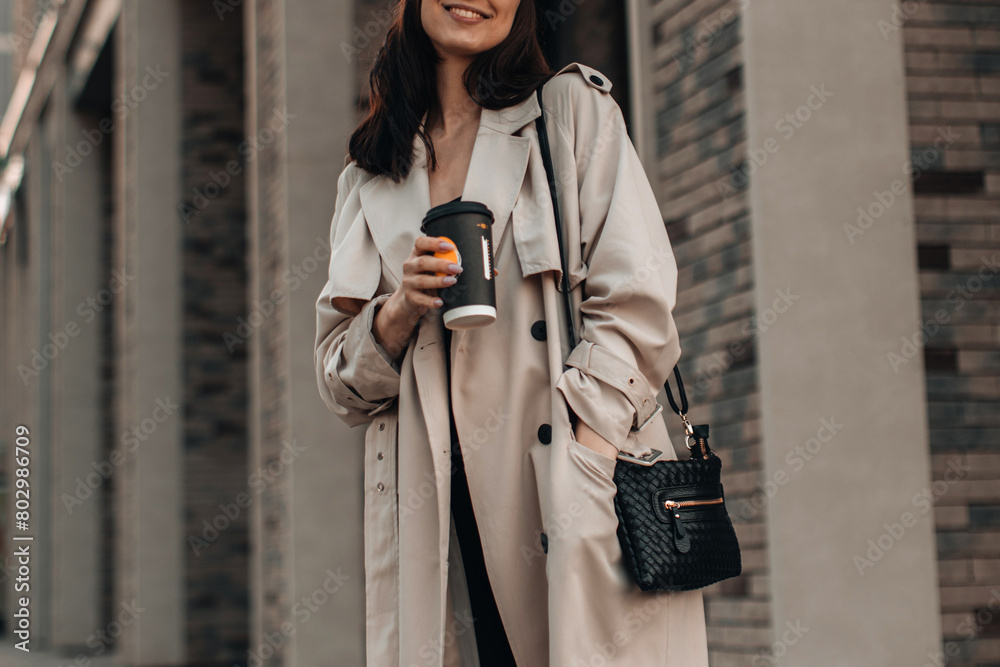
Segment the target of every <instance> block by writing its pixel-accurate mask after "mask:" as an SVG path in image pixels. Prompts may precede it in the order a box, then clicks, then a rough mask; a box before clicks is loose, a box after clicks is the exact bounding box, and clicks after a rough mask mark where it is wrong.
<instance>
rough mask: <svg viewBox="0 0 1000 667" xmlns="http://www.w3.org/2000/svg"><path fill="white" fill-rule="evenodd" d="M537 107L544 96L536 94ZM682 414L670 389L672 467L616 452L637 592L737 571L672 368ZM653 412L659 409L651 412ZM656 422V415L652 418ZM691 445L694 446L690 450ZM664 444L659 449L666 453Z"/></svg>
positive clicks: (704, 448) (719, 502)
mask: <svg viewBox="0 0 1000 667" xmlns="http://www.w3.org/2000/svg"><path fill="white" fill-rule="evenodd" d="M535 92H536V94H537V95H538V105H539V106H542V89H541V87H539V88H538V89H537V90H536V91H535ZM542 113H543V115H542V116H539V117H538V119H537V120H536V121H535V124H536V127H537V129H538V139H539V143H540V145H541V149H542V157H543V162H544V163H545V172H546V174H547V175H548V180H549V191H550V193H551V197H552V210H553V212H554V214H555V220H556V232H557V238H558V241H559V254H560V255H561V259H562V293H563V296H564V297H565V304H566V321H567V322H569V323H570V324H569V326H568V327H567V329H569V344H570V348H569V349H570V350H572V349H574V348H575V347H576V334H575V331H574V328H575V327H574V326H573V324H572V323H573V322H575V319H574V317H573V305H572V301H571V300H570V293H569V277H568V276H569V267H568V266H567V261H566V254H565V252H564V251H563V234H562V227H561V224H560V219H559V202H558V200H557V198H556V183H555V172H554V169H553V167H552V156H551V154H550V152H549V139H548V132H547V131H546V129H545V119H544V108H543V109H542ZM674 377H676V378H677V390H678V393H679V395H680V397H681V408H680V409H678V407H677V404H676V403H674V397H673V394H671V392H670V384H669V383H665V384H664V388H665V389H666V391H667V399H668V400H669V401H670V407H671V408H673V410H674V412H676V413H677V414H678V415H680V417H681V420H682V421H683V422H684V431H685V433H686V438H685V444H686V445H687V448H688V450H689V451H690V452H691V457H690V458H689V459H688V460H686V461H681V460H670V459H665V458H662V457H663V452H662V451H660V450H658V449H653V450H652V451H651V453H650V454H649V455H648V456H646V457H644V458H637V457H634V456H632V455H630V454H627V453H625V452H619V454H618V460H617V461H616V463H615V473H614V482H615V486H616V487H617V492H616V494H615V513H616V514H617V515H618V530H617V533H618V541H619V542H620V543H621V547H622V554H623V556H624V559H625V562H626V565H627V568H628V570H629V571H630V572H631V574H632V577H633V578H634V579H635V582H636V583H637V584H638V586H639V588H640V589H641V590H643V591H655V590H664V591H689V590H694V589H697V588H704V587H705V586H709V585H711V584H714V583H716V582H718V581H722V580H723V579H729V578H731V577H736V576H739V574H740V572H741V571H742V563H741V559H740V545H739V542H738V541H737V539H736V531H735V529H734V528H733V523H732V521H731V520H730V518H729V514H728V512H727V511H726V504H725V496H724V495H723V489H722V483H721V481H720V473H721V470H722V461H721V460H720V459H719V457H718V456H716V455H715V452H713V451H712V449H711V448H710V447H709V445H708V424H699V425H695V426H693V425H692V424H691V423H690V422H689V421H688V419H687V409H688V402H687V394H685V393H684V384H683V382H682V381H681V372H680V370H679V369H678V368H677V366H674ZM657 410H659V408H657ZM654 414H655V413H654ZM692 440H693V441H694V442H693V443H692ZM672 447H673V446H672V445H671V443H670V442H666V443H665V444H664V449H667V450H670V451H672Z"/></svg>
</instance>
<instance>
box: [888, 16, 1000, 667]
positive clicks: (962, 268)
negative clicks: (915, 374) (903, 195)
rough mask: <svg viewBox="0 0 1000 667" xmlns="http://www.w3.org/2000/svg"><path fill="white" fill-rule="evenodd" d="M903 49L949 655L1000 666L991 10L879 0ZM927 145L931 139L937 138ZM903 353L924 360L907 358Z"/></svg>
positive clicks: (998, 122) (998, 58)
mask: <svg viewBox="0 0 1000 667" xmlns="http://www.w3.org/2000/svg"><path fill="white" fill-rule="evenodd" d="M879 27H880V29H881V30H882V31H883V34H888V33H890V32H893V31H898V30H902V33H903V40H904V44H905V56H906V83H907V97H908V100H909V124H910V142H911V154H912V164H913V175H914V177H913V180H912V184H913V191H914V209H915V214H916V225H917V243H918V258H919V265H920V291H921V294H920V297H921V303H922V315H921V317H922V321H923V331H922V332H919V333H918V332H914V335H913V336H912V337H910V338H911V339H910V341H909V343H908V342H906V341H903V340H901V341H900V345H899V349H898V350H895V351H894V352H895V353H896V354H897V355H898V356H897V357H895V358H894V360H893V361H894V363H897V364H902V363H911V360H910V359H911V357H910V354H911V353H912V351H913V350H914V349H916V348H915V347H914V348H911V347H910V346H909V345H910V344H913V345H914V346H916V345H918V344H919V343H920V342H921V339H924V340H925V350H924V357H923V363H924V365H925V369H926V372H927V401H928V426H929V429H930V445H931V455H932V463H933V480H934V481H933V484H932V485H931V487H930V488H929V489H927V490H926V491H927V493H926V494H925V495H923V497H922V498H921V499H920V500H919V501H916V500H915V502H921V503H930V502H933V503H934V513H935V520H936V525H937V537H938V539H937V545H938V559H939V561H938V574H939V582H940V586H941V613H942V616H941V623H942V630H943V633H944V646H943V647H942V651H944V652H945V653H946V654H947V655H948V656H951V661H950V662H949V664H950V665H980V666H982V665H995V664H997V663H998V662H1000V275H998V271H1000V267H998V266H997V265H996V262H997V260H1000V6H997V3H996V2H986V1H983V0H980V1H972V0H965V1H964V2H943V1H940V0H925V1H924V2H920V3H917V2H904V3H902V4H901V5H900V7H899V9H898V11H896V12H890V11H889V9H888V7H887V10H886V17H885V21H884V23H882V24H880V26H879ZM935 142H936V143H935ZM912 363H919V359H918V358H916V357H915V356H914V357H913V361H912Z"/></svg>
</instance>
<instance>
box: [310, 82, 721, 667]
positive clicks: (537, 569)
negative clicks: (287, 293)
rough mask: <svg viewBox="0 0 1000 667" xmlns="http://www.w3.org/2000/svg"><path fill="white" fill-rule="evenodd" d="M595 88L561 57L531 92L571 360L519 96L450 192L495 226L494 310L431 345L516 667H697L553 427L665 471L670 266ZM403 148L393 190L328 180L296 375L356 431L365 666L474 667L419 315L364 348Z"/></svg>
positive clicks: (609, 111)
mask: <svg viewBox="0 0 1000 667" xmlns="http://www.w3.org/2000/svg"><path fill="white" fill-rule="evenodd" d="M610 89H611V82H610V81H609V80H608V78H607V77H606V76H604V75H603V74H601V73H600V72H597V71H595V70H594V69H592V68H589V67H586V66H584V65H581V64H579V63H573V64H571V65H568V66H566V67H565V68H563V69H562V70H560V72H559V75H557V76H555V77H553V78H552V79H551V80H550V81H548V82H547V83H546V84H545V87H544V89H543V93H542V94H543V102H544V104H545V107H546V114H545V118H546V127H547V129H548V134H549V140H550V144H551V150H552V159H553V162H554V165H555V170H556V178H557V181H558V186H557V187H558V189H557V192H558V196H559V200H560V207H561V213H562V217H563V220H564V221H565V225H566V239H567V247H568V255H569V266H570V286H571V290H572V294H573V295H574V302H575V305H576V306H577V310H576V312H577V320H578V321H577V322H576V324H575V326H576V327H577V331H578V336H577V339H578V341H579V344H578V345H577V347H576V348H575V349H574V350H572V352H571V353H570V350H569V349H568V348H569V345H568V342H567V339H566V329H565V326H566V325H565V321H564V320H565V318H564V308H563V304H562V294H561V292H559V291H558V290H557V285H558V284H559V281H560V279H561V264H560V258H559V248H558V245H557V239H556V232H555V228H554V222H553V216H552V210H551V197H550V196H549V189H548V185H547V180H546V175H545V170H544V166H543V163H542V156H541V153H540V149H539V144H538V137H537V134H536V131H535V130H536V128H535V124H534V121H535V118H536V117H538V115H539V114H540V109H539V106H538V102H537V99H536V97H535V96H534V95H531V96H529V97H527V98H526V99H525V100H524V101H523V102H521V103H519V104H516V105H514V106H511V107H508V108H506V109H502V110H497V111H491V110H488V109H484V110H483V111H482V116H481V120H480V126H479V131H478V135H477V137H476V141H475V148H474V150H473V153H472V158H471V164H470V166H469V171H468V177H467V180H466V182H465V186H464V188H465V189H464V191H463V194H462V199H463V200H471V201H479V202H482V203H484V204H486V205H487V206H488V207H489V208H490V209H491V210H492V211H493V213H494V216H495V221H494V225H493V240H494V255H495V266H496V269H497V271H498V275H497V276H496V291H497V309H498V313H499V317H498V319H497V321H496V322H495V323H493V324H491V325H489V326H486V327H482V328H479V329H474V330H468V331H455V332H453V340H452V349H451V350H450V354H451V364H452V377H451V387H452V396H451V401H452V406H453V410H454V415H455V420H456V427H457V430H458V434H459V441H460V442H461V446H462V451H463V455H464V458H465V463H466V474H467V477H468V482H469V488H470V493H471V496H472V503H473V508H474V511H475V514H476V517H477V523H478V526H479V530H480V534H481V539H482V544H483V551H484V555H485V560H486V567H487V571H488V573H489V576H490V581H491V583H492V586H493V591H494V594H495V597H496V602H497V606H498V608H499V611H500V614H501V617H502V619H503V623H504V627H505V628H506V630H507V634H508V637H509V640H510V644H511V648H512V650H513V652H514V655H515V657H516V660H517V664H518V666H519V667H543V666H547V665H552V666H553V667H561V666H567V667H570V666H575V665H587V666H591V665H594V666H598V665H621V666H628V667H653V666H657V667H663V666H666V667H703V666H706V665H707V664H708V656H707V648H706V635H705V619H704V608H703V599H702V592H701V591H689V592H683V593H659V594H653V593H643V592H642V591H640V590H639V589H638V587H637V586H636V585H635V584H634V582H633V581H632V580H631V579H630V577H629V575H628V573H627V571H626V570H625V568H624V563H623V560H622V552H621V548H620V546H619V543H618V538H617V535H616V533H615V530H616V527H617V524H618V521H617V518H616V516H615V511H614V506H613V499H614V495H615V485H614V482H613V479H612V475H613V473H614V467H615V465H616V462H615V459H612V458H610V457H607V456H605V455H603V454H602V453H599V452H596V451H594V450H592V449H590V448H588V447H586V446H584V445H582V444H580V443H579V442H577V441H576V440H575V438H574V436H573V432H572V428H571V426H570V424H571V422H570V420H569V409H570V408H571V409H572V410H573V411H574V412H575V413H576V414H577V415H578V416H579V418H580V419H581V420H583V421H584V422H586V423H587V424H589V425H590V426H591V427H592V428H593V429H594V430H595V431H597V432H598V433H600V434H601V435H602V436H603V437H605V438H606V439H607V440H609V441H611V442H612V443H613V444H615V445H616V446H617V447H618V448H619V449H620V450H624V451H627V452H630V453H632V454H636V455H642V454H644V453H647V452H648V451H649V448H650V447H655V448H659V449H664V448H666V454H667V456H669V457H670V458H676V453H675V452H674V448H673V447H672V446H671V445H670V440H669V439H668V434H667V426H666V422H665V420H664V418H663V417H664V414H667V415H672V413H670V412H669V411H664V412H661V413H659V414H655V410H656V408H657V407H658V406H657V402H656V397H657V394H658V390H659V388H660V387H662V385H663V383H664V381H665V379H666V378H667V375H668V374H669V373H670V372H671V371H672V369H673V366H674V364H675V363H676V361H677V360H678V358H679V357H680V352H681V350H680V343H679V339H678V334H677V330H676V327H675V324H674V320H673V317H672V314H671V311H672V309H673V307H674V303H675V299H676V290H677V267H676V263H675V260H674V256H673V251H672V248H671V247H670V242H669V239H668V236H667V234H666V231H665V228H664V224H663V220H662V218H661V216H660V212H659V208H658V206H657V203H656V199H655V197H654V195H653V192H652V190H651V188H650V185H649V182H648V180H647V178H646V176H645V174H644V173H643V170H642V166H641V164H640V162H639V159H638V156H637V155H636V152H635V149H634V147H633V145H632V143H631V141H630V139H629V137H628V135H627V133H626V130H625V125H624V120H623V117H622V113H621V110H620V109H619V107H618V105H617V104H616V103H615V101H614V99H613V98H612V97H611V95H610V94H609V90H610ZM414 149H415V151H416V165H415V166H414V168H413V170H412V172H411V173H410V175H409V177H408V178H407V179H406V180H405V181H403V182H402V183H399V184H394V183H393V182H392V181H391V180H390V179H388V178H386V177H377V178H376V177H372V176H371V175H370V174H368V173H366V172H364V171H363V170H361V169H359V168H358V167H357V166H356V165H355V164H354V163H350V164H348V166H347V167H346V168H345V169H344V171H343V173H342V175H341V177H340V179H339V183H338V193H337V204H336V210H335V213H334V216H333V222H332V228H331V242H332V245H331V247H332V256H331V260H330V273H329V281H328V282H327V284H326V286H325V288H324V289H323V291H322V293H321V294H320V296H319V299H318V301H317V304H316V308H317V337H316V348H315V364H316V373H317V379H318V383H319V389H320V393H321V395H322V397H323V400H324V401H325V403H326V404H327V405H328V406H329V408H330V409H331V410H332V411H333V412H334V413H336V414H337V415H338V416H340V417H341V418H342V419H343V420H344V421H345V422H346V423H348V424H350V425H367V427H366V434H365V455H364V461H365V463H364V466H365V469H364V496H365V497H364V506H365V509H364V512H365V515H364V519H365V549H364V551H365V590H366V601H367V603H366V653H367V660H368V665H369V666H371V667H376V666H377V667H396V666H400V667H410V666H424V665H426V666H442V665H466V666H469V665H478V660H477V659H476V658H475V639H474V637H475V633H474V629H473V627H472V624H471V614H470V612H469V607H468V593H467V590H466V589H465V581H464V575H463V572H462V568H461V561H460V557H459V555H458V553H457V552H458V547H457V543H456V541H455V535H454V525H453V522H452V520H451V517H450V502H451V499H450V492H451V486H450V471H451V447H450V429H449V415H448V403H447V401H448V400H449V396H448V391H447V387H448V378H447V377H446V368H445V357H444V355H445V354H446V353H447V351H446V350H444V345H443V339H442V335H443V334H442V331H443V329H442V321H441V316H440V311H438V310H431V311H429V312H428V313H427V315H426V316H425V317H424V318H423V319H422V320H421V321H420V322H419V323H418V328H417V332H416V333H415V335H414V337H413V339H412V340H411V342H410V345H409V347H408V349H407V350H406V353H405V356H404V357H403V358H402V360H401V362H400V363H398V364H396V363H391V362H390V360H389V357H388V355H386V354H385V352H384V350H382V348H381V347H379V346H378V345H377V344H376V343H375V340H374V337H373V336H372V334H371V324H372V320H373V316H374V312H375V308H376V306H378V305H379V304H381V302H383V301H385V299H387V298H388V295H389V294H391V293H392V292H393V290H395V289H396V288H397V287H398V286H399V285H400V282H401V279H402V267H403V262H404V261H405V260H406V258H407V257H408V256H409V255H410V251H411V250H412V248H413V244H414V240H415V238H416V237H417V236H419V235H421V232H420V230H419V226H420V222H421V220H422V218H423V214H424V213H425V212H426V211H427V210H428V209H429V208H430V194H429V188H428V178H427V169H426V159H425V157H426V156H425V154H424V151H423V146H422V144H421V142H420V141H419V139H416V138H415V140H414ZM340 297H350V298H355V299H360V300H361V301H360V302H351V301H349V300H348V301H347V303H348V304H350V303H357V304H358V305H361V304H363V307H361V308H360V312H357V313H356V314H354V312H353V311H354V309H353V308H350V307H348V306H347V305H344V302H343V301H340V300H338V302H337V303H338V306H340V307H342V308H344V312H342V311H341V310H338V309H337V308H334V307H333V305H332V303H331V299H334V298H337V299H339V298H340ZM541 323H544V324H545V325H546V326H545V329H544V331H545V332H546V333H544V334H543V333H542V332H543V329H542V328H541ZM567 355H568V359H567ZM564 364H566V365H564ZM677 423H678V424H679V419H678V420H677ZM637 426H642V428H641V429H640V430H638V431H636V430H633V429H634V428H635V427H637ZM678 430H679V427H678ZM331 446H336V443H331ZM682 451H684V452H685V453H686V450H684V449H683V445H682ZM543 534H544V535H543Z"/></svg>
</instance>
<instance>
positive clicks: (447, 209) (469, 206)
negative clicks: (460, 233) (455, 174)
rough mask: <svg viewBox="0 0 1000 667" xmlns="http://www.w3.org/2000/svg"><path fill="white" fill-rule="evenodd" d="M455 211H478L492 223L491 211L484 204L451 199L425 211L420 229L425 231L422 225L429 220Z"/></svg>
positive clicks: (452, 213)
mask: <svg viewBox="0 0 1000 667" xmlns="http://www.w3.org/2000/svg"><path fill="white" fill-rule="evenodd" d="M456 213H479V214H480V215H485V216H488V217H489V219H490V224H491V225H492V224H493V211H491V210H490V209H489V207H487V206H486V205H485V204H481V203H479V202H477V201H458V200H452V201H450V202H447V203H445V204H439V205H438V206H435V207H434V208H432V209H431V210H429V211H427V215H425V216H424V219H423V221H422V222H421V223H420V231H422V232H426V230H425V229H424V226H425V225H426V224H427V223H428V222H430V221H431V220H436V219H437V218H443V217H444V216H446V215H455V214H456Z"/></svg>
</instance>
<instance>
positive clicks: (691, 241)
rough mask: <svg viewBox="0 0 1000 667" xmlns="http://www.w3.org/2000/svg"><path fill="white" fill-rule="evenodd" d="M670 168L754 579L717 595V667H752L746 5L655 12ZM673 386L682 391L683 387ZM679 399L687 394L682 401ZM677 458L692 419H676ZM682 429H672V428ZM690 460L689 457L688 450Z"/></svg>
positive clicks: (684, 368)
mask: <svg viewBox="0 0 1000 667" xmlns="http://www.w3.org/2000/svg"><path fill="white" fill-rule="evenodd" d="M652 15H653V24H652V26H651V29H652V30H653V66H652V67H653V85H652V90H653V93H652V100H651V103H652V104H653V105H654V109H655V112H656V142H657V146H656V148H657V155H658V157H659V165H658V166H659V168H658V169H650V170H649V174H648V176H649V178H650V182H651V183H653V186H654V189H656V190H658V192H657V195H658V197H659V201H660V202H661V206H662V213H663V217H664V220H665V222H666V225H667V231H668V232H669V234H670V239H671V242H672V244H673V247H674V252H675V255H676V257H677V263H678V269H679V276H678V296H677V307H676V309H675V311H674V314H675V317H676V320H677V326H678V328H679V330H680V333H681V348H682V353H681V361H680V370H681V375H682V376H683V378H684V380H685V390H686V392H687V396H688V400H689V402H690V405H691V411H690V419H691V421H692V422H693V423H705V422H707V423H709V424H710V425H711V427H712V437H711V442H712V443H713V445H714V447H715V448H716V450H717V451H718V453H719V456H720V458H721V459H722V462H723V478H722V483H723V487H724V488H725V493H726V504H727V507H728V508H729V512H730V515H731V516H732V518H733V522H734V524H735V525H736V531H737V535H738V537H739V540H740V546H741V549H742V556H743V574H742V575H741V576H740V577H738V578H734V579H729V580H726V581H723V582H720V583H718V584H716V585H714V586H711V587H709V588H707V589H705V609H706V617H707V623H708V642H709V657H710V661H711V664H712V665H713V666H723V665H747V664H749V663H750V660H751V659H752V656H755V655H757V654H759V653H760V652H761V651H762V650H764V649H765V648H766V647H767V646H768V645H769V644H770V639H769V633H770V630H769V624H770V622H771V607H770V600H769V593H768V569H767V551H766V549H767V544H766V541H765V524H764V521H765V519H766V517H767V505H766V496H765V495H764V494H763V493H762V492H761V491H760V489H759V487H758V486H757V485H758V482H759V481H760V475H761V446H760V419H759V406H758V401H759V394H758V388H757V366H756V352H755V350H756V348H755V336H754V333H755V331H756V329H755V328H752V326H751V324H752V322H753V319H754V316H755V311H754V295H753V281H752V275H753V274H752V264H751V262H752V257H751V254H750V223H749V211H748V204H747V198H746V191H745V186H746V178H745V177H744V172H742V171H741V169H742V164H743V162H742V161H743V159H744V152H745V146H746V129H745V123H744V106H743V86H742V54H741V51H740V46H741V40H742V36H741V21H740V16H739V12H738V7H737V3H735V2H726V1H720V0H693V1H691V0H660V1H659V2H655V1H654V2H653V5H652ZM671 386H672V388H673V389H674V390H676V386H675V385H674V384H673V380H671ZM675 398H677V396H676V391H675ZM667 418H668V425H670V426H671V427H672V431H671V432H672V433H673V434H675V438H676V442H675V446H677V447H679V448H683V444H682V438H681V437H680V435H681V434H682V433H683V431H682V429H681V426H680V418H679V417H677V416H676V415H674V414H672V413H671V414H668V415H667ZM671 418H672V419H671ZM682 451H683V449H682Z"/></svg>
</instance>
